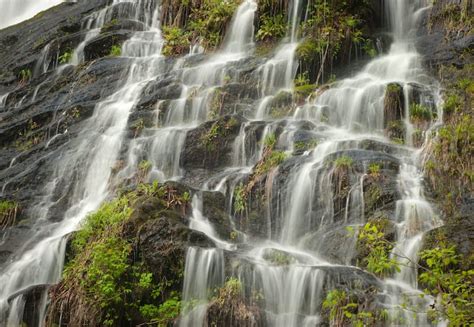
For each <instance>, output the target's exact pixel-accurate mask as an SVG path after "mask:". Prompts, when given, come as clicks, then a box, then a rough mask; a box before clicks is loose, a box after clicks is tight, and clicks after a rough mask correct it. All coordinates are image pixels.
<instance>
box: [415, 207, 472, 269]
mask: <svg viewBox="0 0 474 327" xmlns="http://www.w3.org/2000/svg"><path fill="white" fill-rule="evenodd" d="M471 202H474V201H471ZM473 208H474V205H472V203H471V205H470V206H469V205H465V206H464V207H463V208H462V209H463V210H461V212H460V214H459V215H458V216H457V217H456V218H455V219H452V220H451V221H449V222H448V223H447V224H446V225H444V226H441V227H438V228H435V229H433V230H430V231H429V232H427V233H426V234H425V235H424V237H423V246H422V248H421V249H420V251H423V250H429V249H434V248H436V247H438V246H439V244H440V242H443V243H446V245H447V246H451V245H455V246H456V251H457V253H458V254H460V255H461V257H460V258H461V262H460V263H459V267H460V268H461V269H462V270H465V271H467V270H469V269H474V250H473V249H474V209H473ZM422 263H423V262H422Z"/></svg>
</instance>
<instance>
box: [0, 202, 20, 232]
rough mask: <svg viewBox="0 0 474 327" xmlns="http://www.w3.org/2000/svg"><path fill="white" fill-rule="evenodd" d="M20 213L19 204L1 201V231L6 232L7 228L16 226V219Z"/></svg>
mask: <svg viewBox="0 0 474 327" xmlns="http://www.w3.org/2000/svg"><path fill="white" fill-rule="evenodd" d="M18 212H19V206H18V203H16V202H13V201H9V200H1V201H0V230H4V229H5V228H7V227H10V226H12V225H13V224H15V220H16V217H17V215H18Z"/></svg>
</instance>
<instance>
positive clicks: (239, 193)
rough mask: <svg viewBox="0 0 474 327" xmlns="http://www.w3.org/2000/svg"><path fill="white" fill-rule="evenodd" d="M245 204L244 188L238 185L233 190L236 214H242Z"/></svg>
mask: <svg viewBox="0 0 474 327" xmlns="http://www.w3.org/2000/svg"><path fill="white" fill-rule="evenodd" d="M246 202H247V194H246V192H245V187H244V185H243V184H242V183H240V184H239V185H238V186H237V187H236V188H235V189H234V209H235V211H236V212H237V213H240V214H242V213H243V212H244V211H245V207H246Z"/></svg>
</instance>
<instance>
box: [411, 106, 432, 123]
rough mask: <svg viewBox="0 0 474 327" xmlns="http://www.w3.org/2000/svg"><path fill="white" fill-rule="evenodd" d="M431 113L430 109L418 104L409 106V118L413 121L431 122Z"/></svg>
mask: <svg viewBox="0 0 474 327" xmlns="http://www.w3.org/2000/svg"><path fill="white" fill-rule="evenodd" d="M431 117H432V112H431V110H430V108H428V107H426V106H424V105H422V104H419V103H413V104H412V105H411V106H410V118H411V119H412V120H414V121H429V120H431Z"/></svg>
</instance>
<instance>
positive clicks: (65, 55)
mask: <svg viewBox="0 0 474 327" xmlns="http://www.w3.org/2000/svg"><path fill="white" fill-rule="evenodd" d="M71 59H72V51H71V50H67V51H66V52H64V53H63V54H62V55H60V56H59V63H60V64H67V63H68V62H70V61H71Z"/></svg>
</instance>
